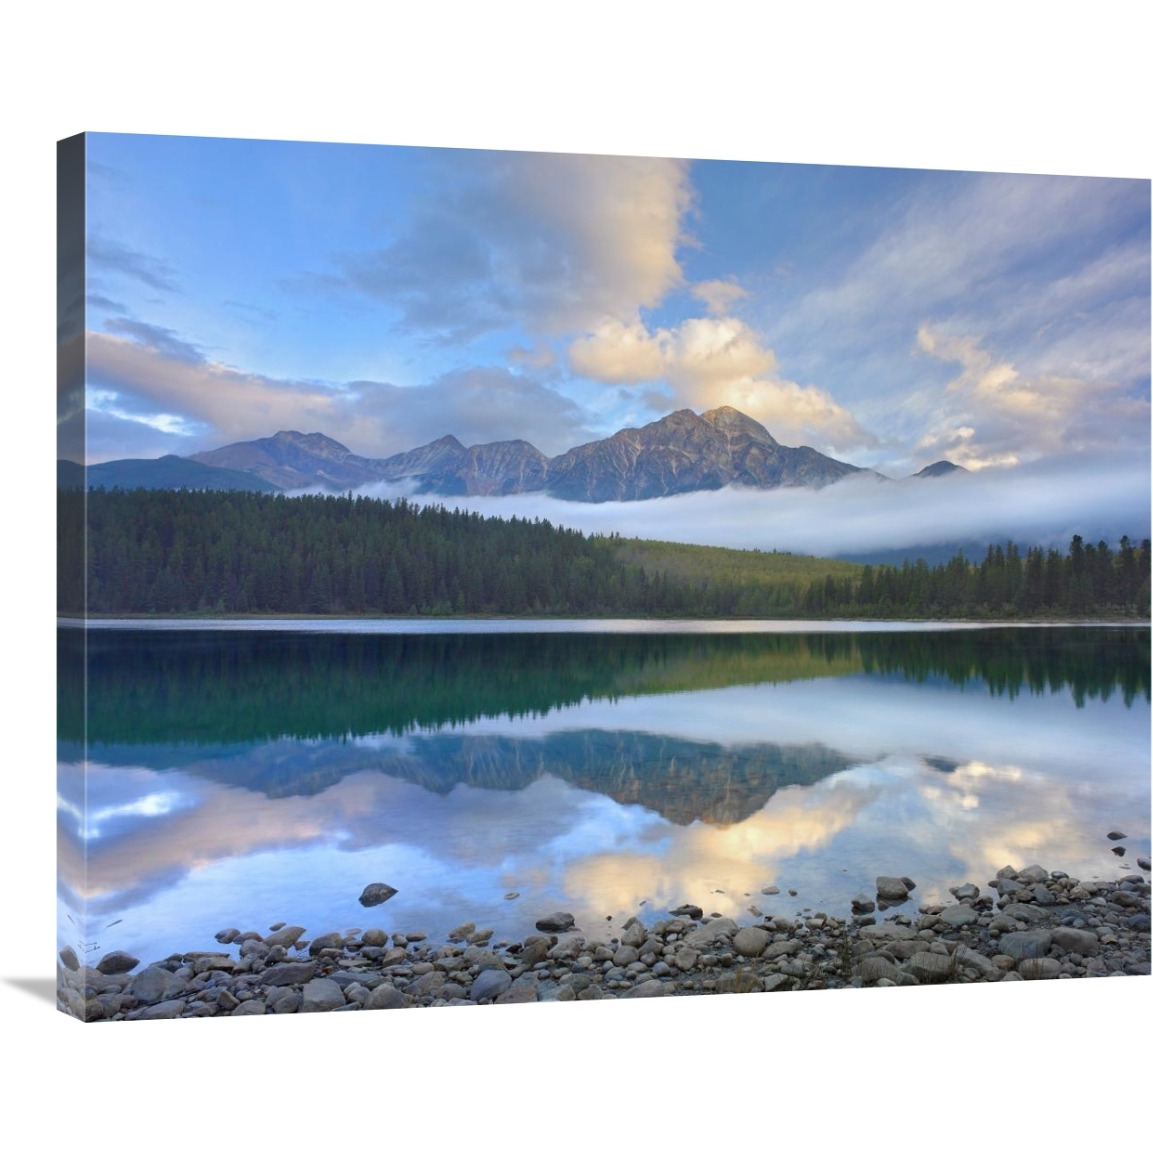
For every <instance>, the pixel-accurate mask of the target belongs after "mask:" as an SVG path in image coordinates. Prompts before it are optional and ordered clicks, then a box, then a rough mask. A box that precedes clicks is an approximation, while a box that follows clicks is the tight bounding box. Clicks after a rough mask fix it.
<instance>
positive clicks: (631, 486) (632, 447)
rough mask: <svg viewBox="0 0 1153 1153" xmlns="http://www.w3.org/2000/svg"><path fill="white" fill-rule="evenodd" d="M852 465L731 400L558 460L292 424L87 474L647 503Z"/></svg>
mask: <svg viewBox="0 0 1153 1153" xmlns="http://www.w3.org/2000/svg"><path fill="white" fill-rule="evenodd" d="M942 463H947V462H942ZM950 467H952V466H950ZM930 468H931V469H936V468H938V465H931V466H930ZM97 470H103V471H102V472H97ZM205 470H207V471H205ZM923 471H924V472H925V473H926V474H927V475H936V474H935V473H933V474H929V473H928V471H927V470H923ZM855 473H871V475H873V476H877V475H879V474H877V473H872V472H871V470H869V469H861V468H858V467H857V466H856V465H852V464H847V463H845V462H844V461H840V460H835V459H834V458H833V457H830V456H825V455H824V454H823V453H820V452H818V451H817V450H816V449H814V448H809V447H807V446H801V447H799V448H789V447H787V446H786V445H782V444H780V443H779V442H778V441H777V440H776V439H775V438H774V437H773V436H772V434H771V433H770V432H769V431H768V429H766V428H765V427H764V426H763V425H761V424H759V423H758V422H757V421H755V420H753V419H752V417H750V416H746V415H745V414H744V413H742V412H739V411H738V410H737V409H735V408H730V407H728V406H724V407H721V408H714V409H710V410H709V411H708V412H705V413H702V414H700V415H698V414H697V413H695V412H693V411H692V410H691V409H687V408H686V409H680V410H679V411H677V412H673V413H670V414H669V415H668V416H665V417H662V418H661V419H660V420H656V421H653V422H652V423H651V424H646V425H644V426H643V427H642V428H625V429H621V430H620V431H619V432H616V433H614V434H613V435H612V436H609V437H606V438H605V439H604V440H594V441H590V442H589V443H587V444H581V445H577V446H576V447H575V448H571V449H569V450H568V452H565V453H561V454H560V455H559V456H555V457H552V458H551V459H550V458H549V457H547V456H545V454H544V453H542V452H541V451H540V450H539V449H537V448H536V447H535V446H533V445H531V444H529V442H528V441H525V440H503V441H494V442H492V443H490V444H479V445H473V446H472V447H471V448H466V447H465V446H464V445H463V444H461V442H460V441H459V440H457V438H456V437H455V436H451V435H450V436H443V437H441V438H440V439H438V440H434V441H431V442H430V443H428V444H425V445H421V446H419V447H418V448H414V449H411V450H409V451H408V452H402V453H397V454H396V455H395V456H390V457H386V458H384V459H379V460H378V459H373V458H371V457H363V456H358V455H357V454H356V453H353V452H351V451H350V450H349V449H348V448H346V447H345V446H344V445H343V444H341V443H340V442H339V441H335V440H333V439H332V438H331V437H328V436H325V435H324V434H323V433H319V432H314V433H301V432H295V431H284V432H278V433H276V434H275V435H274V436H269V437H263V438H261V439H259V440H251V441H241V442H238V443H236V444H229V445H225V446H223V447H222V448H217V449H212V450H210V451H208V452H198V453H195V454H194V455H192V456H190V457H174V456H168V457H161V458H160V460H158V461H110V462H108V463H107V464H104V465H97V466H95V467H94V468H93V469H90V470H89V478H88V483H89V486H90V487H91V486H93V485H94V484H96V483H101V484H104V485H105V486H107V487H114V486H116V485H119V486H120V487H144V488H233V489H248V490H252V491H261V492H267V491H278V490H288V489H315V488H319V489H323V490H327V491H330V492H343V491H348V490H349V489H357V488H361V487H363V486H365V485H368V484H374V483H380V482H382V481H383V482H390V483H397V482H406V483H409V484H411V485H412V486H413V487H414V488H415V490H416V491H417V492H420V493H429V494H439V495H442V496H507V495H511V494H514V493H527V492H540V493H545V494H547V495H549V496H553V497H556V498H558V499H562V500H572V501H588V502H602V501H634V500H649V499H652V498H654V497H661V496H673V495H676V494H679V493H688V492H701V491H709V490H715V489H720V488H724V487H726V486H727V485H743V486H745V487H749V488H759V489H774V488H784V487H790V488H796V487H801V488H823V487H825V486H826V485H829V484H833V483H835V482H836V481H838V480H841V479H843V478H844V477H846V476H851V475H853V474H855ZM918 475H921V474H918ZM134 481H135V482H137V483H135V484H134V483H133V482H134Z"/></svg>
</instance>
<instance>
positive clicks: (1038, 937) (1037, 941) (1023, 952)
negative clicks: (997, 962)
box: [997, 929, 1053, 962]
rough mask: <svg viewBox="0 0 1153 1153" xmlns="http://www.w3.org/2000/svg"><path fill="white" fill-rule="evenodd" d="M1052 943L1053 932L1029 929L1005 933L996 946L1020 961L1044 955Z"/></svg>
mask: <svg viewBox="0 0 1153 1153" xmlns="http://www.w3.org/2000/svg"><path fill="white" fill-rule="evenodd" d="M1052 943H1053V934H1052V933H1050V932H1049V930H1048V929H1029V930H1028V931H1026V932H1023V933H1005V934H1004V935H1003V936H1002V937H1001V939H1000V940H999V941H998V942H997V948H998V949H1000V950H1001V952H1002V953H1004V954H1005V955H1006V956H1009V957H1012V958H1013V959H1014V960H1015V961H1017V962H1020V961H1022V960H1024V959H1025V958H1027V957H1044V956H1045V954H1046V953H1048V952H1049V946H1050V945H1052Z"/></svg>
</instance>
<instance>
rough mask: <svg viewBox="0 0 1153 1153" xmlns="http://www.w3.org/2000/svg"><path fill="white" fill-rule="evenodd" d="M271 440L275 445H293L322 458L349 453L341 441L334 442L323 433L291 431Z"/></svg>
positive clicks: (279, 433) (281, 433)
mask: <svg viewBox="0 0 1153 1153" xmlns="http://www.w3.org/2000/svg"><path fill="white" fill-rule="evenodd" d="M270 439H271V440H272V442H273V444H277V445H292V446H293V447H295V448H302V449H304V450H305V451H307V452H311V453H316V454H318V455H322V456H331V455H333V454H334V453H344V454H347V453H348V449H347V448H345V446H344V445H343V444H341V443H340V441H338V440H333V439H332V437H331V436H325V435H324V433H323V432H296V431H295V430H291V431H287V432H278V433H276V434H275V435H274V436H272V437H271V438H270Z"/></svg>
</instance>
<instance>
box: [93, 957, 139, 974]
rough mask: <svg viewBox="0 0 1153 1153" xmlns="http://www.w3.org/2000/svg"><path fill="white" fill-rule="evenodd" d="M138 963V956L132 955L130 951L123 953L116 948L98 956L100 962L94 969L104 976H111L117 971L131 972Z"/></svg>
mask: <svg viewBox="0 0 1153 1153" xmlns="http://www.w3.org/2000/svg"><path fill="white" fill-rule="evenodd" d="M139 964H140V958H139V957H133V956H132V955H131V954H130V953H123V952H121V951H120V950H116V951H115V952H112V953H106V954H105V955H104V956H103V957H101V958H100V963H99V964H98V965H97V966H96V971H97V972H98V973H103V974H104V976H106V977H111V976H114V975H115V974H117V973H131V972H132V970H133V969H135V968H136V966H137V965H139Z"/></svg>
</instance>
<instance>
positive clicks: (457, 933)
mask: <svg viewBox="0 0 1153 1153" xmlns="http://www.w3.org/2000/svg"><path fill="white" fill-rule="evenodd" d="M475 932H476V925H475V924H474V923H473V922H472V921H465V923H464V924H463V925H457V927H456V928H455V929H453V931H452V932H451V933H449V935H448V939H449V940H450V941H466V940H468V938H469V937H471V936H472V935H473V933H475Z"/></svg>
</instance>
